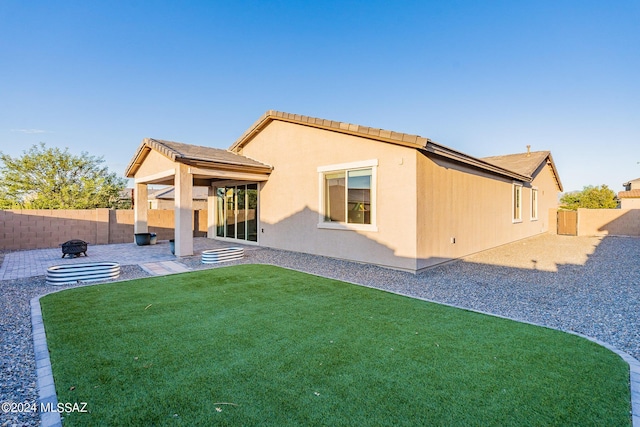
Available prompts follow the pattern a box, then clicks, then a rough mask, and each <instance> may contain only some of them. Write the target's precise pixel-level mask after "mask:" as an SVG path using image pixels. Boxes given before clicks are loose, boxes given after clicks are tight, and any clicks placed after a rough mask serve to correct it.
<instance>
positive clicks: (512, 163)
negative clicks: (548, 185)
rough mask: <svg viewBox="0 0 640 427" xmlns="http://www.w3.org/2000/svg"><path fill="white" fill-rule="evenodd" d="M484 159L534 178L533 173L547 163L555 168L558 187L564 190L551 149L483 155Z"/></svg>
mask: <svg viewBox="0 0 640 427" xmlns="http://www.w3.org/2000/svg"><path fill="white" fill-rule="evenodd" d="M482 160H484V161H485V162H488V163H491V164H493V165H496V166H500V167H502V168H505V169H508V170H510V171H513V172H517V173H519V174H522V175H524V176H527V177H529V178H531V179H533V175H534V174H535V172H536V171H537V170H538V168H539V167H540V166H541V165H542V164H544V163H547V164H549V165H550V166H551V169H552V170H553V173H554V175H555V179H556V183H557V184H558V189H559V190H560V191H562V183H561V182H560V177H559V176H558V172H557V171H556V166H555V164H554V162H553V158H552V157H551V152H550V151H531V152H526V153H518V154H506V155H503V156H491V157H483V158H482Z"/></svg>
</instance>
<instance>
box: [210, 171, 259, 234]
mask: <svg viewBox="0 0 640 427" xmlns="http://www.w3.org/2000/svg"><path fill="white" fill-rule="evenodd" d="M223 184H224V185H223ZM250 187H253V188H250ZM214 188H215V192H214V193H215V199H216V201H215V203H214V208H215V210H216V212H215V214H214V221H215V224H214V229H215V239H218V240H224V241H228V242H238V243H243V244H249V245H258V244H259V236H260V233H259V230H260V183H258V182H244V181H242V182H237V181H236V182H225V183H218V184H217V185H214ZM252 190H253V191H255V199H254V200H251V195H250V191H252ZM230 191H231V194H229V192H230ZM240 193H242V194H243V195H244V202H243V203H239V199H238V195H239V194H240ZM229 198H231V199H232V205H233V208H232V209H233V213H232V214H231V216H230V215H229V214H230V212H229V209H230V207H229ZM254 204H255V207H254V208H253V209H251V206H252V205H254ZM241 205H244V209H242V210H243V212H242V213H241V212H240V209H239V206H241ZM251 210H254V212H253V215H254V218H253V219H249V218H250V216H251V215H250V211H251ZM239 218H242V219H243V220H241V221H239ZM230 220H232V221H233V223H231V221H230ZM239 224H242V226H243V227H244V230H242V231H241V230H240V225H239ZM252 225H253V226H252ZM229 226H232V227H233V232H230V231H231V230H230V229H229ZM231 235H233V237H230V236H231ZM238 235H241V236H244V238H238ZM252 238H253V239H252ZM250 239H251V240H250Z"/></svg>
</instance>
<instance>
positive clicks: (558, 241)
mask: <svg viewBox="0 0 640 427" xmlns="http://www.w3.org/2000/svg"><path fill="white" fill-rule="evenodd" d="M2 257H3V254H2V253H0V260H1V259H2ZM638 260H640V238H634V237H606V238H601V237H566V236H554V235H541V236H537V237H534V238H531V239H527V240H524V241H520V242H516V243H513V244H510V245H505V246H503V247H500V248H496V249H492V250H488V251H485V252H482V253H479V254H476V255H473V256H469V257H467V258H465V259H463V260H459V261H456V262H452V263H448V264H445V265H441V266H439V267H435V268H432V269H430V270H427V271H426V272H424V273H421V274H418V275H413V274H410V273H404V272H398V271H393V270H389V269H384V268H380V267H375V266H371V265H366V264H357V263H352V262H347V261H340V260H335V259H330V258H325V257H318V256H312V255H306V254H299V253H292V252H286V251H279V250H272V249H264V248H256V249H254V248H248V250H247V251H246V256H245V258H244V260H242V261H235V262H233V263H226V264H224V265H225V266H227V265H233V264H241V263H265V264H275V265H280V266H283V267H287V268H293V269H296V270H300V271H306V272H309V273H313V274H317V275H321V276H325V277H331V278H336V279H340V280H344V281H348V282H353V283H359V284H362V285H366V286H370V287H374V288H379V289H384V290H389V291H392V292H397V293H401V294H405V295H410V296H414V297H419V298H424V299H429V300H433V301H438V302H442V303H446V304H452V305H456V306H460V307H465V308H469V309H473V310H479V311H484V312H489V313H495V314H498V315H502V316H506V317H510V318H513V319H519V320H524V321H528V322H533V323H537V324H541V325H546V326H549V327H552V328H556V329H560V330H564V331H571V332H578V333H581V334H584V335H587V336H590V337H593V338H597V339H599V340H601V341H604V342H607V343H609V344H611V345H613V346H615V347H617V348H618V349H620V350H623V351H625V352H627V353H629V354H630V355H632V356H633V357H635V358H636V359H640V264H639V263H638ZM180 262H182V263H183V264H185V265H186V266H188V267H189V268H191V269H202V268H216V267H218V266H214V265H203V264H201V263H200V258H199V257H190V258H184V259H181V260H180ZM144 276H147V274H146V273H145V272H144V271H143V270H142V269H140V268H139V267H137V266H123V267H122V275H121V278H122V279H132V278H138V277H144ZM69 287H73V285H72V286H69ZM63 288H64V287H56V288H52V287H51V286H47V285H46V284H45V280H44V277H42V276H40V277H33V278H29V279H19V280H10V281H2V282H0V295H2V298H1V299H0V313H2V316H1V318H0V360H1V362H0V372H1V375H0V376H1V378H2V381H1V382H0V402H6V401H14V402H25V401H26V402H35V401H36V399H37V390H36V377H35V361H34V355H33V345H32V338H31V320H30V317H29V313H30V311H29V301H30V300H31V298H33V297H34V296H38V295H43V294H45V293H48V292H51V291H52V290H54V289H56V290H57V289H63ZM12 425H38V418H37V417H36V414H29V413H26V414H5V413H2V412H0V426H2V427H4V426H12Z"/></svg>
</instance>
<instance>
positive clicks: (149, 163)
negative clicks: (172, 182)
mask: <svg viewBox="0 0 640 427" xmlns="http://www.w3.org/2000/svg"><path fill="white" fill-rule="evenodd" d="M175 168H176V164H175V163H173V162H172V161H171V159H169V158H167V157H165V156H163V155H162V154H160V153H158V152H157V151H154V150H151V151H150V152H149V154H148V155H147V158H146V159H145V160H144V162H143V163H142V164H141V165H140V168H139V169H138V170H137V171H136V174H135V177H136V178H141V177H147V176H150V175H154V174H156V173H159V172H164V171H167V170H175Z"/></svg>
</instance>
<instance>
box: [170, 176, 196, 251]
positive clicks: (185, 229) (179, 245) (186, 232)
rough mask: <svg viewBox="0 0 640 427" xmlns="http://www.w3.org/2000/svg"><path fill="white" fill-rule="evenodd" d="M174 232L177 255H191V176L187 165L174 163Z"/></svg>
mask: <svg viewBox="0 0 640 427" xmlns="http://www.w3.org/2000/svg"><path fill="white" fill-rule="evenodd" d="M174 186H175V195H176V199H175V208H174V214H175V218H174V224H175V225H174V229H175V230H174V233H175V252H176V256H177V257H181V256H189V255H193V176H192V175H191V174H190V173H189V167H188V166H187V165H183V164H182V163H178V164H177V165H176V176H175V181H174Z"/></svg>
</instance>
